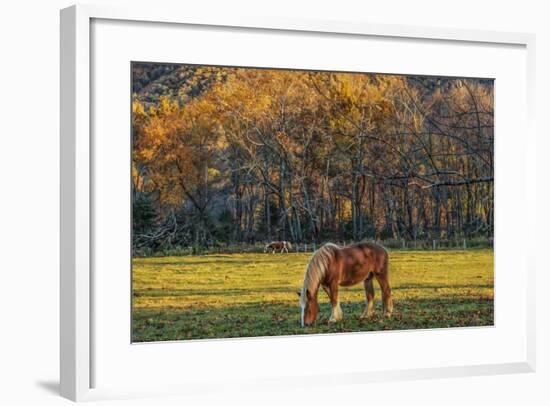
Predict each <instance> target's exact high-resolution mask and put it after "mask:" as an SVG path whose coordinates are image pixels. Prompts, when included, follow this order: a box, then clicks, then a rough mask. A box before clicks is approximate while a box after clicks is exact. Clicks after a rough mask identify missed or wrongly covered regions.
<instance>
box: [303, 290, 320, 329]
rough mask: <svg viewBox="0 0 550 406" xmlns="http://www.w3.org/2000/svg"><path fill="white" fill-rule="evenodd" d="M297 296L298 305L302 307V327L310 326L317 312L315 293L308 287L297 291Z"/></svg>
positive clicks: (317, 305)
mask: <svg viewBox="0 0 550 406" xmlns="http://www.w3.org/2000/svg"><path fill="white" fill-rule="evenodd" d="M298 296H299V297H300V307H301V309H302V316H301V323H302V327H305V326H311V325H312V324H314V323H315V320H317V313H319V303H318V302H317V295H315V294H313V293H311V292H310V291H309V289H305V292H298Z"/></svg>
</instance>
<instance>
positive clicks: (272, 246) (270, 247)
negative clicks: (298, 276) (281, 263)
mask: <svg viewBox="0 0 550 406" xmlns="http://www.w3.org/2000/svg"><path fill="white" fill-rule="evenodd" d="M291 249H292V244H291V243H290V242H288V241H272V242H270V243H269V244H267V245H266V246H265V248H264V252H271V253H272V254H274V253H276V252H280V253H283V252H286V253H288V250H291Z"/></svg>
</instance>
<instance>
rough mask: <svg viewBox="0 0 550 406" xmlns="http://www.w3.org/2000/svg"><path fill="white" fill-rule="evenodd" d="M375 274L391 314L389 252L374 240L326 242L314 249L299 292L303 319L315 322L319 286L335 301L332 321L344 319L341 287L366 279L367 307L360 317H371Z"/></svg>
mask: <svg viewBox="0 0 550 406" xmlns="http://www.w3.org/2000/svg"><path fill="white" fill-rule="evenodd" d="M373 278H376V280H377V281H378V283H379V284H380V288H381V289H382V301H383V304H384V315H385V316H386V317H391V314H392V311H393V302H392V299H391V288H390V282H389V278H388V252H387V251H386V249H385V248H384V247H382V246H381V245H378V244H375V243H367V242H365V243H357V244H352V245H348V246H346V247H338V246H337V245H335V244H331V243H328V244H325V245H323V246H322V247H321V248H319V249H318V250H317V251H315V252H314V253H313V256H312V257H311V260H310V261H309V264H308V265H307V270H306V273H305V276H304V285H303V287H302V291H301V292H299V293H298V295H299V296H300V307H301V309H302V316H301V323H302V327H303V326H309V325H311V324H313V323H315V320H316V319H317V313H318V312H319V303H318V302H317V293H318V292H319V287H322V288H323V290H324V291H325V292H326V293H327V295H328V297H329V298H330V303H331V305H332V313H331V315H330V319H329V322H336V321H339V320H342V317H343V313H342V309H341V307H340V302H339V301H338V287H339V286H351V285H356V284H358V283H359V282H363V285H364V287H365V294H366V296H367V300H366V309H365V311H364V312H363V314H362V315H361V318H362V319H363V318H370V317H371V316H372V311H373V307H374V286H373V281H372V280H373Z"/></svg>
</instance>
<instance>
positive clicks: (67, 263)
mask: <svg viewBox="0 0 550 406" xmlns="http://www.w3.org/2000/svg"><path fill="white" fill-rule="evenodd" d="M99 19H100V20H111V21H114V20H116V21H126V22H152V23H153V22H154V23H173V24H183V25H186V24H187V25H194V26H204V27H209V26H215V27H240V28H247V29H251V30H277V31H285V32H287V33H289V35H292V33H299V32H310V33H311V32H314V33H317V34H320V35H323V34H327V35H328V34H348V35H356V36H369V37H375V38H376V37H381V38H407V39H411V40H438V41H448V42H451V43H461V44H465V45H468V44H470V43H486V44H504V45H517V46H521V47H525V50H526V55H527V61H526V72H527V79H526V98H525V100H526V106H525V107H526V111H527V117H526V128H525V142H526V145H527V147H526V153H527V154H532V156H534V151H535V131H534V110H535V109H534V97H535V96H534V88H535V72H534V66H535V63H534V57H535V56H534V52H535V51H534V49H535V37H534V35H532V34H526V33H509V32H488V31H474V30H461V29H443V28H429V27H415V26H403V25H377V24H368V23H350V22H341V21H318V20H311V21H308V20H292V19H269V18H253V19H248V18H243V19H236V20H230V19H217V18H213V17H192V16H187V15H185V9H184V8H175V9H174V10H166V9H160V10H159V9H156V8H155V7H150V8H149V7H147V8H138V7H130V8H112V7H107V6H90V5H76V6H72V7H69V8H66V9H63V10H62V11H61V242H60V244H61V253H60V256H61V262H60V264H61V265H60V268H61V269H60V283H61V289H60V291H61V297H60V323H61V331H60V335H61V342H60V351H61V364H60V373H61V377H60V383H61V394H62V396H64V397H66V398H69V399H72V400H75V401H79V400H86V399H93V398H94V397H98V396H99V397H101V396H103V397H110V396H115V395H116V396H124V395H125V394H127V393H129V392H128V389H127V388H126V389H121V391H120V392H118V393H115V394H113V392H112V391H111V392H108V391H103V392H102V391H101V390H99V389H91V387H92V386H94V385H93V382H92V381H93V377H92V375H91V373H90V371H91V368H93V363H94V353H93V350H92V348H93V346H92V343H91V337H92V332H93V329H94V323H93V317H91V311H92V305H91V300H92V295H91V291H92V290H93V289H94V286H93V278H92V277H91V276H92V275H91V269H92V267H91V262H92V261H93V244H92V239H91V233H92V231H93V229H94V224H93V218H92V215H91V213H92V207H91V201H92V200H93V196H92V193H93V192H92V189H91V187H92V184H91V164H92V162H91V154H92V150H91V118H90V116H91V114H90V107H91V102H90V97H91V92H90V84H91V63H92V61H91V55H92V53H91V46H92V44H91V35H90V32H91V24H92V21H93V20H99ZM526 171H528V172H530V171H532V172H534V171H535V169H534V163H530V165H529V166H528V168H526ZM525 188H526V189H525V192H526V193H527V194H532V195H533V196H534V190H535V185H534V183H528V184H526V185H525ZM528 204H529V210H530V211H529V216H528V219H529V221H530V229H531V230H533V229H534V215H535V207H534V206H535V205H534V197H533V198H532V199H529V202H528ZM526 238H527V241H531V242H533V241H534V232H532V233H531V235H529V236H526ZM533 255H534V254H533ZM534 264H535V260H534V257H532V256H530V257H528V258H526V261H525V265H524V271H525V272H526V278H527V283H526V287H527V294H526V295H525V297H526V298H527V300H526V303H525V309H526V325H525V335H526V341H525V357H524V359H523V360H521V361H520V362H512V363H510V362H502V363H494V364H480V365H474V364H471V365H470V364H469V365H463V366H448V367H437V368H422V367H419V368H406V369H393V370H387V371H383V372H376V373H374V372H372V371H367V372H357V371H356V372H352V371H350V372H349V373H347V374H345V375H342V374H334V375H322V376H316V377H315V378H313V376H312V377H308V376H305V377H303V379H302V380H301V381H300V385H306V384H309V383H314V382H315V383H316V384H319V383H326V384H329V383H331V384H336V383H344V382H348V383H349V382H353V383H362V382H369V381H374V380H378V381H379V380H393V379H419V378H429V377H443V376H446V377H450V376H467V375H484V374H499V373H512V372H528V371H534V369H535V358H536V357H535V266H534ZM264 384H265V385H267V386H272V385H281V384H282V385H292V384H293V381H292V379H291V378H285V377H284V376H283V377H280V378H278V379H276V380H265V382H264ZM255 385H257V383H256V384H255ZM211 389H212V388H211V387H209V386H208V385H199V386H193V387H192V388H190V386H186V385H185V382H182V385H179V386H177V387H174V388H172V389H170V391H172V392H173V393H187V392H190V391H193V392H196V391H199V392H202V391H208V390H211ZM130 392H132V393H133V394H134V395H135V394H137V395H140V394H141V392H140V391H139V389H136V391H132V390H130ZM158 392H159V393H164V392H166V388H159V389H158ZM143 394H146V393H145V392H143ZM147 394H150V392H147Z"/></svg>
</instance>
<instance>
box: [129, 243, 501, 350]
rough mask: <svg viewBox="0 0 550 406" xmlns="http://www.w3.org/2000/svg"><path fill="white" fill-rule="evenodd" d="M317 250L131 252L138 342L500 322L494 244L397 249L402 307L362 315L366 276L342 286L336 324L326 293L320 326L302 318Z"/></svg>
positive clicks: (395, 271) (393, 259)
mask: <svg viewBox="0 0 550 406" xmlns="http://www.w3.org/2000/svg"><path fill="white" fill-rule="evenodd" d="M310 257H311V253H309V254H303V253H298V254H296V253H293V254H286V255H284V254H282V255H281V254H275V255H271V254H227V255H222V254H220V255H204V256H182V257H161V258H136V259H134V260H133V276H132V278H133V281H132V283H133V303H132V318H133V331H132V338H133V341H134V342H144V341H166V340H183V339H200V338H222V337H252V336H273V335H288V334H310V333H336V332H351V331H372V330H403V329H419V328H442V327H465V326H489V325H493V251H492V250H468V251H457V250H452V251H392V252H390V282H391V284H392V293H393V300H394V315H393V317H392V318H391V319H385V318H383V317H382V303H381V297H380V290H379V287H378V285H377V284H376V282H375V289H376V305H375V315H374V317H373V318H372V319H370V320H359V316H360V315H361V313H362V312H363V310H364V307H365V294H364V290H363V285H362V284H359V285H357V286H354V287H351V288H341V290H340V301H341V302H342V309H343V311H344V320H343V321H342V322H339V323H336V324H328V323H327V321H328V317H329V315H330V306H329V305H328V298H327V296H326V294H325V293H324V292H322V291H321V292H320V293H319V298H320V302H321V311H320V314H319V318H318V320H317V324H316V325H315V326H314V327H309V328H302V327H300V323H299V322H300V308H299V304H298V296H297V295H296V292H297V291H298V290H299V289H300V288H301V283H302V280H303V276H304V271H305V267H306V264H307V262H308V261H309V258H310Z"/></svg>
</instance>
